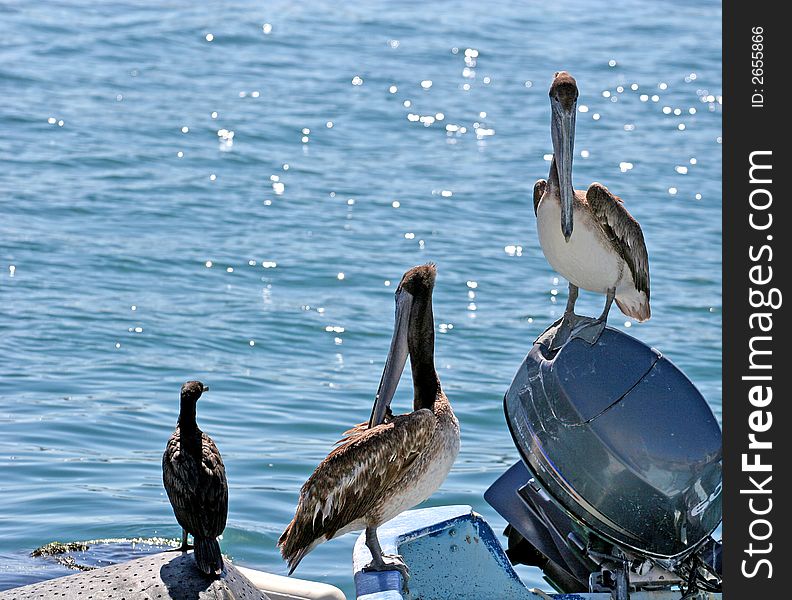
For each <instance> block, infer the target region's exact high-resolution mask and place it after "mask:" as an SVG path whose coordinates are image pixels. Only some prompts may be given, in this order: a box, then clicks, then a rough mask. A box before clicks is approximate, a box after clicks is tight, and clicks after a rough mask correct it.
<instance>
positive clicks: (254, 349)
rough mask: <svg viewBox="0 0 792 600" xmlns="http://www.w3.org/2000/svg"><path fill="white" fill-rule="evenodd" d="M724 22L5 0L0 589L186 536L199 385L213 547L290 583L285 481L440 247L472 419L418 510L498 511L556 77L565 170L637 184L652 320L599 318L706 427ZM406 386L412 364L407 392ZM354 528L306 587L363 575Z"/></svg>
mask: <svg viewBox="0 0 792 600" xmlns="http://www.w3.org/2000/svg"><path fill="white" fill-rule="evenodd" d="M720 19H721V14H720V4H719V3H718V2H697V3H694V4H690V3H686V2H681V1H678V2H655V3H648V2H640V1H637V0H626V1H624V2H616V3H614V2H603V1H590V2H589V1H583V0H560V1H558V2H552V3H547V2H543V3H501V2H496V3H491V2H486V3H485V2H475V1H473V0H454V1H449V2H443V3H427V2H416V1H412V0H405V1H402V2H398V3H394V2H384V1H372V0H364V1H363V2H355V3H351V4H350V3H338V2H328V1H325V0H318V1H311V2H304V3H295V2H285V1H283V0H278V1H274V2H267V3H262V2H253V1H250V0H236V1H229V2H212V3H187V2H175V1H169V2H137V1H127V2H118V3H99V2H86V1H84V0H74V1H71V2H56V1H51V0H45V1H41V2H29V1H27V0H8V1H6V2H4V3H2V4H0V34H2V35H0V97H2V101H0V128H1V130H2V134H3V135H2V139H3V143H2V144H0V157H1V160H2V169H0V203H2V218H1V219H0V473H2V477H0V563H2V564H0V589H2V588H8V587H12V586H14V585H20V584H23V583H27V582H30V581H34V580H36V579H38V578H42V577H47V576H52V574H53V573H52V571H51V570H47V569H42V568H40V567H39V566H37V563H35V562H34V561H31V559H30V558H28V556H27V555H28V553H29V552H30V550H32V549H33V548H35V547H37V546H39V545H41V544H44V543H46V542H49V541H51V540H53V539H59V540H64V541H65V540H83V539H94V538H106V537H138V536H140V537H150V536H171V537H174V536H177V535H178V534H179V530H178V527H177V525H176V523H175V520H174V518H173V515H172V512H171V509H170V506H169V504H168V501H167V498H166V496H165V495H164V491H163V489H162V484H161V470H160V457H161V453H162V450H163V448H164V445H165V441H166V440H167V438H168V436H169V434H170V432H171V431H172V429H173V426H174V424H175V421H176V417H177V412H178V392H179V386H180V385H181V383H182V382H183V381H185V380H187V379H191V378H198V379H201V380H202V381H204V382H205V383H207V384H208V385H210V387H211V391H210V392H209V394H207V395H206V396H205V398H204V399H202V400H201V402H200V404H199V423H200V425H201V426H202V427H203V429H204V430H205V431H207V432H208V433H210V434H211V435H212V436H213V437H214V439H215V440H216V442H217V444H218V446H219V447H220V449H221V451H222V453H223V456H224V458H225V462H226V466H227V472H228V479H229V485H230V513H229V521H228V529H227V530H226V532H225V535H224V538H223V541H222V545H223V549H224V551H225V552H226V553H227V554H228V555H229V556H231V557H232V558H233V559H234V560H235V561H237V562H238V563H239V564H242V565H245V566H250V567H254V568H259V569H264V570H270V571H274V572H277V573H284V572H285V566H284V564H283V563H282V562H281V560H280V558H279V555H278V553H277V551H276V549H275V542H276V540H277V538H278V536H279V534H280V532H281V531H282V529H283V527H284V526H285V525H286V523H287V522H288V521H289V519H290V518H291V515H292V514H293V509H294V506H295V503H296V500H297V493H298V489H299V487H300V485H301V484H302V482H303V481H304V480H305V479H306V478H307V476H308V475H309V474H310V473H311V471H312V470H313V468H314V467H315V466H316V464H317V463H318V462H319V461H320V460H321V459H322V458H323V457H324V456H325V455H326V453H327V452H328V450H329V449H330V448H331V447H332V444H333V442H334V441H335V440H337V439H338V437H339V434H340V433H341V432H343V431H344V430H345V429H346V428H347V427H349V426H350V425H351V424H354V423H357V422H360V421H363V420H365V419H366V418H367V417H368V415H369V411H370V406H371V402H372V400H373V397H374V393H375V391H376V386H377V383H378V381H379V376H380V373H381V369H382V366H383V363H384V360H385V355H386V352H387V349H388V345H389V341H390V335H391V329H392V325H393V322H392V321H393V292H394V289H395V285H396V283H397V282H398V279H399V277H400V275H401V273H402V272H403V271H404V270H405V269H407V268H408V267H410V266H412V265H415V264H418V263H423V262H426V261H434V262H436V263H437V265H438V271H439V273H438V279H437V286H436V290H435V294H434V312H435V319H436V325H437V357H436V358H437V366H438V370H439V372H440V377H441V380H442V383H443V386H444V388H445V390H446V391H447V394H448V396H449V398H450V399H451V402H452V404H453V405H454V408H455V411H456V414H457V416H458V417H459V420H460V422H461V427H462V450H461V453H460V456H459V459H458V461H457V463H456V465H455V467H454V469H453V471H452V472H451V474H450V476H449V478H448V480H447V481H446V482H445V484H444V485H443V487H442V488H441V490H440V491H439V492H438V493H436V494H435V495H434V496H433V497H432V498H431V499H430V500H429V501H428V502H427V505H439V504H449V503H467V504H472V505H473V506H474V507H475V509H476V510H477V511H479V512H480V513H482V514H483V515H484V516H485V517H486V518H487V519H488V520H489V521H490V523H491V524H492V525H493V527H494V528H495V529H496V530H501V529H502V527H503V526H504V523H503V521H502V520H501V519H500V518H499V517H498V516H497V515H496V514H495V513H494V511H493V510H491V509H490V508H489V507H488V506H487V505H486V503H485V502H484V501H483V499H482V494H483V492H484V490H485V489H486V488H487V487H488V486H489V485H490V483H492V481H494V480H495V479H496V478H497V476H498V475H499V474H500V473H501V472H502V471H503V470H504V469H505V468H506V467H508V466H509V465H510V464H512V463H513V462H514V461H516V460H517V458H518V456H517V452H516V450H515V448H514V447H513V445H512V442H511V438H510V436H509V433H508V431H507V428H506V425H505V423H504V419H503V412H502V404H501V401H502V397H503V393H504V391H505V390H506V388H507V387H508V385H509V382H510V381H511V377H512V375H513V374H514V372H515V370H516V369H517V367H518V365H519V364H520V362H521V360H522V358H523V356H524V354H525V353H526V352H527V350H528V348H529V347H530V344H531V342H532V340H533V339H534V338H535V336H536V335H537V334H538V333H539V332H541V331H542V330H543V329H544V328H545V327H546V326H547V325H548V324H549V323H550V322H552V321H553V320H555V319H556V318H557V317H558V316H560V314H561V312H562V311H563V305H564V303H565V301H566V282H565V281H563V280H562V279H560V278H559V277H558V276H557V275H556V274H554V273H553V271H552V270H551V268H550V267H549V265H548V264H547V262H546V261H545V260H544V258H543V256H542V254H541V251H540V248H539V245H538V242H537V238H536V231H535V222H534V215H533V210H532V204H531V193H532V188H533V183H534V181H535V180H536V179H538V178H540V177H546V176H547V171H548V167H549V162H548V161H547V158H548V157H547V156H546V155H547V154H548V153H549V152H551V145H550V135H549V114H550V113H549V110H550V109H549V102H548V98H547V88H548V85H549V83H550V80H551V78H552V74H553V72H554V71H556V70H559V69H567V70H569V71H571V72H572V74H573V75H575V77H576V78H577V80H578V84H579V87H580V91H581V97H580V100H579V111H580V112H579V114H578V121H577V123H578V124H577V142H576V156H575V164H574V180H575V183H576V186H577V187H586V186H588V184H589V183H590V182H591V181H601V182H603V183H604V184H606V185H607V186H609V187H610V189H611V190H612V191H613V192H614V193H616V194H618V195H620V196H621V197H622V198H624V200H625V203H626V206H627V207H628V208H629V210H630V211H631V212H632V214H633V215H634V216H635V217H636V218H637V219H638V220H639V221H640V222H641V225H642V227H643V230H644V233H645V236H646V241H647V246H648V249H649V253H650V262H651V277H652V312H653V317H652V319H651V320H650V321H648V322H647V323H645V324H636V323H629V321H628V319H626V318H625V317H623V315H621V314H620V313H619V312H618V310H617V309H616V308H615V307H614V308H613V310H612V312H611V319H610V323H611V324H612V325H614V326H618V327H620V328H622V329H624V330H626V331H628V332H629V333H630V334H632V335H635V336H637V337H639V338H640V339H642V340H644V341H645V342H647V343H649V344H652V345H654V346H656V347H657V348H659V349H660V350H662V351H663V352H664V354H665V355H666V356H668V357H669V358H671V360H673V361H675V362H676V364H678V365H679V366H680V367H681V368H682V369H683V370H685V372H686V373H687V374H688V375H689V376H690V377H691V378H692V380H693V381H694V382H695V383H696V384H697V386H698V387H699V388H700V390H701V391H702V393H703V394H704V396H705V397H706V398H707V400H708V401H709V402H710V404H711V406H712V408H713V410H714V411H715V413H716V415H718V418H720V414H721V387H720V386H721V383H720V381H721V358H720V357H721V190H720V177H721V145H720V141H721V140H720V137H719V136H720V135H721V103H720V93H721V53H720V39H721V28H720ZM601 306H602V298H601V297H599V296H593V295H590V294H586V293H583V294H582V296H581V300H580V301H579V303H578V307H579V311H580V312H583V313H588V314H598V313H599V311H600V310H601ZM628 327H629V329H628ZM410 393H411V385H410V382H409V374H408V373H406V374H405V380H404V381H403V383H402V386H401V389H400V391H399V394H398V395H397V398H396V400H395V402H394V408H395V409H396V411H397V412H399V411H406V410H408V409H409V406H410ZM354 539H355V538H354V536H353V535H349V536H346V537H344V538H341V539H339V540H335V541H333V542H331V543H328V544H325V545H323V546H321V547H319V548H318V549H317V550H316V551H314V553H313V554H311V555H310V556H309V557H308V558H306V560H305V561H304V562H303V564H301V566H300V568H299V570H298V571H297V573H296V575H298V576H301V577H305V578H310V579H316V580H321V581H325V582H328V583H332V584H334V585H337V586H339V587H341V588H343V589H344V590H345V591H346V592H347V593H350V592H351V574H350V570H351V566H350V556H351V549H352V545H353V542H354ZM521 572H522V573H523V575H524V576H525V578H526V580H527V581H528V582H529V583H532V584H534V585H536V584H539V583H540V581H541V580H540V576H539V574H538V572H536V571H533V570H529V569H524V570H522V571H521Z"/></svg>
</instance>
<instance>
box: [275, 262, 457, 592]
mask: <svg viewBox="0 0 792 600" xmlns="http://www.w3.org/2000/svg"><path fill="white" fill-rule="evenodd" d="M435 275H436V270H435V267H434V265H431V264H430V265H422V266H418V267H414V268H412V269H410V270H409V271H407V272H406V273H405V274H404V277H402V280H401V283H399V287H398V289H397V290H396V324H395V327H394V332H393V339H392V341H391V345H390V351H389V353H388V358H387V360H386V362H385V369H384V371H383V373H382V379H381V380H380V384H379V388H378V390H377V396H376V400H375V401H374V407H373V409H372V411H371V417H370V418H369V421H368V423H361V424H360V425H357V426H355V427H353V428H352V429H350V430H349V431H347V432H346V434H345V436H346V437H345V438H343V439H342V440H341V441H340V442H338V443H339V445H338V446H337V447H336V448H335V449H334V450H333V451H332V452H330V454H329V455H328V456H327V458H325V459H324V460H323V461H322V462H321V464H320V465H319V466H318V467H317V468H316V470H315V471H314V472H313V474H312V475H311V476H310V477H309V478H308V481H306V482H305V485H303V486H302V489H301V490H300V499H299V503H298V505H297V510H296V512H295V515H294V518H293V519H292V521H291V523H289V525H288V526H287V527H286V530H285V531H284V532H283V535H281V537H280V540H279V541H278V546H279V547H280V550H281V554H282V555H283V558H284V559H285V560H286V561H287V562H288V565H289V574H291V573H292V572H293V571H294V569H295V568H297V565H298V564H299V563H300V561H301V560H302V559H303V558H304V557H305V555H306V554H308V553H309V552H310V551H311V550H313V549H314V548H315V547H316V546H318V545H319V544H321V543H322V542H325V541H327V540H330V539H333V538H335V537H338V536H340V535H343V534H345V533H347V532H350V531H356V530H361V529H365V531H366V546H367V547H368V549H369V551H370V552H371V557H372V560H371V562H370V563H369V564H368V565H367V566H366V567H365V569H366V570H369V571H385V570H391V569H396V570H398V571H400V572H401V573H402V575H403V580H404V581H405V582H406V581H407V578H408V576H409V571H408V569H407V566H406V565H405V563H404V561H403V560H402V558H401V557H400V556H397V555H385V554H383V551H382V549H381V547H380V543H379V540H378V539H377V527H379V526H380V525H382V524H383V523H385V522H386V521H389V520H390V519H392V518H393V517H395V516H396V515H398V514H399V513H401V512H403V511H405V510H407V509H409V508H412V507H413V506H415V505H417V504H419V503H421V502H423V501H424V500H426V499H427V498H428V497H429V496H431V495H432V494H433V493H434V491H435V490H437V488H438V487H440V484H441V483H443V481H444V480H445V478H446V475H447V474H448V472H449V470H450V469H451V465H453V463H454V460H455V459H456V456H457V454H458V452H459V423H458V422H457V419H456V417H455V416H454V411H453V410H451V405H450V403H449V402H448V398H446V395H445V394H444V393H443V390H442V388H441V386H440V380H439V379H438V377H437V371H435V366H434V318H433V316H432V289H433V288H434V282H435ZM408 355H409V357H410V366H411V368H412V379H413V411H412V412H411V413H408V414H403V415H396V416H394V415H393V414H392V413H391V412H390V403H391V400H392V399H393V395H394V393H395V392H396V387H397V385H398V383H399V379H400V377H401V374H402V371H403V370H404V366H405V363H406V362H407V356H408Z"/></svg>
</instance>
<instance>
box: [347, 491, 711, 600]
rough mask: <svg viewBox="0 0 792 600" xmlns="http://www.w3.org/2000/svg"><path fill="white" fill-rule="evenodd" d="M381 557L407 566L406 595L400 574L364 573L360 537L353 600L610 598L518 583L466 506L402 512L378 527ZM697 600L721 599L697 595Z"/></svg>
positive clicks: (645, 596) (670, 596)
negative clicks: (400, 559) (397, 556)
mask: <svg viewBox="0 0 792 600" xmlns="http://www.w3.org/2000/svg"><path fill="white" fill-rule="evenodd" d="M379 537H380V544H381V545H382V549H383V551H384V552H385V553H386V554H400V555H401V556H402V557H403V558H404V561H405V563H406V564H407V566H408V567H409V568H410V580H409V582H408V585H409V593H405V592H404V591H403V585H402V584H403V582H402V576H401V573H399V572H398V571H386V572H380V573H369V572H364V571H363V570H362V569H363V566H364V565H366V564H368V562H369V561H370V560H371V555H370V554H369V551H368V548H367V547H366V544H365V540H364V539H363V536H361V537H360V538H358V540H357V542H356V544H355V550H354V555H353V564H354V572H355V589H356V593H357V598H358V600H402V599H404V600H417V599H419V598H420V599H421V600H447V599H448V598H454V599H455V600H480V599H481V598H510V599H513V600H547V598H552V599H553V600H610V598H611V596H610V594H602V593H597V594H549V593H546V592H540V593H534V592H533V591H531V590H529V589H528V588H527V587H526V586H525V585H524V584H523V582H522V580H521V579H520V577H519V576H518V575H517V573H516V572H515V570H514V568H513V567H512V565H511V562H510V561H509V559H508V557H507V556H506V553H505V552H504V551H503V547H502V546H501V545H500V542H499V541H498V539H497V537H496V535H495V533H494V532H493V531H492V528H491V527H490V526H489V524H488V523H487V522H486V521H485V520H484V519H483V518H482V517H481V516H480V515H478V514H476V513H475V512H474V511H473V509H472V508H471V507H470V506H466V505H456V506H441V507H437V508H424V509H417V510H411V511H408V512H405V513H403V514H401V515H399V516H398V517H396V518H395V519H393V520H392V521H389V522H388V523H386V524H384V525H382V526H381V527H380V529H379ZM679 597H680V594H679V592H636V593H632V594H630V599H631V600H679ZM696 600H721V594H711V593H709V594H705V593H702V594H700V595H699V596H698V597H697V599H696Z"/></svg>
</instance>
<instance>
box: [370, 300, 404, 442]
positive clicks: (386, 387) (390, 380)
mask: <svg viewBox="0 0 792 600" xmlns="http://www.w3.org/2000/svg"><path fill="white" fill-rule="evenodd" d="M412 304H413V296H412V294H410V292H408V291H407V290H404V289H400V290H399V291H397V292H396V325H395V326H394V328H393V339H392V340H391V345H390V350H389V351H388V358H387V360H386V361H385V369H384V370H383V371H382V379H380V384H379V388H378V389H377V398H376V399H375V400H374V408H372V410H371V417H370V418H369V424H368V426H369V427H376V426H377V425H379V424H380V423H382V421H383V420H384V419H385V414H386V413H387V412H388V407H389V406H390V403H391V400H393V396H394V394H395V393H396V387H397V386H398V385H399V379H401V375H402V372H403V371H404V365H405V364H407V356H408V354H409V348H408V344H407V334H408V331H409V325H410V312H411V310H412Z"/></svg>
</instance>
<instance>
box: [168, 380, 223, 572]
mask: <svg viewBox="0 0 792 600" xmlns="http://www.w3.org/2000/svg"><path fill="white" fill-rule="evenodd" d="M208 389H209V388H208V387H207V386H205V385H204V384H202V383H201V382H200V381H188V382H187V383H185V384H184V385H183V386H182V388H181V407H180V411H179V422H178V423H177V425H176V430H175V431H174V432H173V435H171V437H170V439H169V440H168V445H167V446H166V447H165V454H163V455H162V482H163V484H164V485H165V491H166V492H168V499H169V500H170V503H171V506H172V507H173V512H174V514H175V515H176V520H177V521H178V522H179V525H181V526H182V544H181V547H180V548H178V550H181V551H186V550H188V549H189V548H190V546H188V545H187V534H188V533H191V534H192V536H193V541H194V543H195V555H194V556H195V562H196V564H197V565H198V568H199V569H200V570H201V571H203V572H204V573H205V574H206V575H210V576H214V577H217V576H219V575H220V574H221V573H222V572H223V556H222V555H221V554H220V544H218V543H217V536H219V535H220V534H221V533H223V530H224V529H225V526H226V518H227V517H228V483H227V482H226V474H225V466H224V465H223V458H222V457H221V456H220V451H219V450H218V449H217V446H215V443H214V442H213V441H212V438H210V437H209V436H208V435H206V434H205V433H204V432H202V431H201V430H200V429H199V428H198V424H197V423H196V421H195V404H196V403H197V402H198V398H200V397H201V394H203V393H204V392H205V391H206V390H208Z"/></svg>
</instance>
